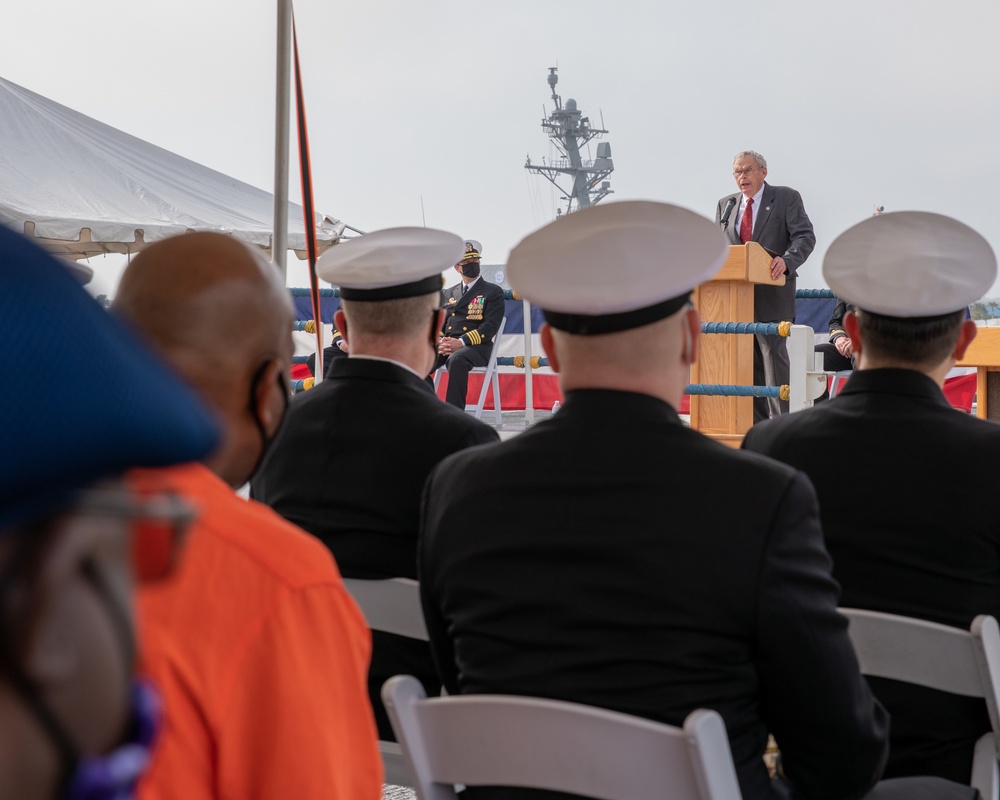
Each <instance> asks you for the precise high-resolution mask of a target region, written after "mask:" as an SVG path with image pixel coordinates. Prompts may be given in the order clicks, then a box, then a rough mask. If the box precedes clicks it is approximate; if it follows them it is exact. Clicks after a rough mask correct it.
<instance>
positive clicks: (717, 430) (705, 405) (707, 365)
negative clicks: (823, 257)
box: [691, 242, 785, 447]
mask: <svg viewBox="0 0 1000 800" xmlns="http://www.w3.org/2000/svg"><path fill="white" fill-rule="evenodd" d="M772 260H773V259H772V258H771V256H770V255H769V254H768V252H767V250H765V249H764V248H763V247H761V246H760V245H759V244H757V243H756V242H747V243H746V244H737V245H732V246H731V247H730V248H729V257H728V258H727V259H726V262H725V263H724V264H723V265H722V269H720V270H719V271H718V273H717V274H716V275H715V277H714V278H712V279H711V280H709V281H706V282H705V283H703V284H701V286H699V287H698V288H697V289H695V290H694V297H693V299H694V304H695V306H697V308H698V312H699V313H700V314H701V321H702V322H753V321H754V318H753V287H754V284H758V283H766V284H769V285H771V286H784V285H785V277H784V276H783V275H782V276H781V277H780V278H778V280H772V279H771V261H772ZM691 383H719V384H732V385H738V386H750V385H752V384H753V337H752V336H750V335H749V334H731V335H730V334H715V333H707V334H706V333H703V334H701V338H700V339H699V340H698V360H697V362H696V363H695V365H694V366H693V367H692V368H691ZM752 424H753V398H752V397H719V396H711V397H708V396H703V395H694V396H692V397H691V427H692V428H695V429H696V430H699V431H701V432H702V433H704V434H706V435H708V436H711V437H712V438H713V439H718V440H719V441H721V442H723V443H725V444H728V445H730V446H732V447H739V446H740V443H741V442H742V441H743V435H744V434H745V433H746V432H747V431H748V430H750V426H751V425H752Z"/></svg>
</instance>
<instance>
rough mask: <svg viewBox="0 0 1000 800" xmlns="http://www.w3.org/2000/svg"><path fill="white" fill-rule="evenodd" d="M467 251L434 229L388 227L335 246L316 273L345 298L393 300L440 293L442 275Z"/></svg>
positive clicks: (456, 240)
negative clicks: (338, 288)
mask: <svg viewBox="0 0 1000 800" xmlns="http://www.w3.org/2000/svg"><path fill="white" fill-rule="evenodd" d="M461 253H462V240H461V239H460V238H459V237H458V236H456V235H455V234H453V233H448V232H447V231H439V230H435V229H433V228H386V229H385V230H381V231H374V232H372V233H366V234H365V235H364V236H359V237H358V238H357V239H350V240H348V241H346V242H343V243H342V244H338V245H334V246H333V247H331V248H330V249H329V250H327V251H326V252H325V253H323V255H321V256H320V257H319V260H318V261H317V262H316V274H317V275H319V276H320V277H321V278H322V279H323V280H325V281H329V282H330V283H332V284H333V285H334V286H338V287H340V296H341V297H343V298H344V299H345V300H392V299H394V298H397V297H416V296H417V295H421V294H432V293H434V292H437V291H440V290H441V287H442V286H443V285H444V278H443V277H442V276H441V273H442V271H444V270H446V269H448V268H449V267H450V266H452V265H453V264H454V263H455V260H456V259H457V258H458V256H459V255H460V254H461Z"/></svg>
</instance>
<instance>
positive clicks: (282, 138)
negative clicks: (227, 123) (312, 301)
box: [271, 0, 292, 283]
mask: <svg viewBox="0 0 1000 800" xmlns="http://www.w3.org/2000/svg"><path fill="white" fill-rule="evenodd" d="M277 31H278V42H277V68H276V70H275V78H274V81H275V110H274V230H273V233H272V234H271V261H272V262H273V263H274V264H275V265H276V266H277V267H278V268H279V269H280V270H281V274H282V277H283V278H284V279H285V281H286V283H287V280H288V269H287V267H286V266H285V258H286V256H287V255H288V114H289V98H290V95H291V84H292V80H291V41H292V33H291V31H292V4H291V0H278V25H277Z"/></svg>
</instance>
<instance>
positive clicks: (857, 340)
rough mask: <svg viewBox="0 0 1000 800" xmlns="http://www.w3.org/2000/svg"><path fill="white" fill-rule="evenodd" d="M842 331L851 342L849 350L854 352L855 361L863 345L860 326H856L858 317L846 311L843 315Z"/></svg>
mask: <svg viewBox="0 0 1000 800" xmlns="http://www.w3.org/2000/svg"><path fill="white" fill-rule="evenodd" d="M844 330H845V331H846V332H847V336H848V338H849V339H850V340H851V350H852V351H853V352H854V356H855V359H857V358H858V357H860V355H861V350H862V348H863V346H864V345H863V342H862V341H861V326H860V325H858V315H857V314H856V313H855V312H853V311H848V312H847V313H846V314H845V315H844Z"/></svg>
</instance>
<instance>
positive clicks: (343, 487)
mask: <svg viewBox="0 0 1000 800" xmlns="http://www.w3.org/2000/svg"><path fill="white" fill-rule="evenodd" d="M497 439H498V436H497V433H496V431H495V430H494V429H493V428H491V427H489V426H488V425H485V424H484V423H482V422H480V421H478V420H476V419H474V418H473V417H471V416H469V415H468V414H466V413H464V412H462V411H459V410H458V409H456V408H454V407H452V406H449V405H447V404H446V403H443V402H441V400H439V399H438V398H437V397H435V395H434V392H433V389H431V387H430V385H429V384H428V383H427V382H426V381H423V380H421V379H420V378H418V377H417V376H416V375H415V374H413V373H412V372H410V371H409V370H407V369H405V368H404V367H401V366H398V365H396V364H393V363H390V362H386V361H376V360H372V359H366V358H338V359H336V360H335V361H334V362H333V364H332V365H331V372H330V377H329V378H327V380H325V381H323V382H322V383H320V384H319V385H318V386H316V387H315V388H314V389H311V390H310V391H308V392H305V393H303V394H300V395H299V396H298V397H296V398H295V399H294V400H293V402H292V405H291V408H290V409H289V410H288V417H287V419H286V420H285V424H284V426H283V427H282V430H281V432H280V434H279V435H278V439H277V441H276V442H275V443H274V446H273V448H272V450H271V452H270V454H269V455H268V457H267V460H266V461H265V462H264V464H263V466H262V467H261V469H260V470H259V471H258V473H257V475H256V476H255V477H254V479H253V481H252V484H251V491H252V493H253V496H254V498H255V499H257V500H260V501H261V502H264V503H266V504H267V505H269V506H271V507H272V508H274V510H275V511H277V512H278V513H279V514H281V515H282V516H283V517H285V518H286V519H288V520H291V521H292V522H294V523H295V524H296V525H298V526H300V527H302V528H304V529H305V530H307V531H309V532H310V533H312V534H314V535H315V536H318V537H319V538H320V539H321V540H322V541H323V542H324V544H326V545H327V547H329V548H330V550H332V551H333V555H334V557H335V558H336V561H337V566H338V567H339V568H340V571H341V573H342V574H343V575H344V576H345V577H348V578H369V579H372V578H392V577H404V578H415V577H416V576H417V523H418V517H419V511H420V492H421V489H422V488H423V485H424V481H426V480H427V476H428V475H429V474H430V471H431V469H432V468H433V467H434V465H435V464H437V463H438V462H439V461H440V460H441V459H442V458H444V457H445V456H446V455H449V454H451V453H454V452H456V451H458V450H461V449H463V448H465V447H470V446H472V445H476V444H484V443H489V442H495V441H497ZM400 671H402V672H406V673H409V674H413V675H416V676H417V677H420V678H422V679H424V680H425V685H428V687H429V688H432V687H431V686H430V684H429V683H428V676H433V675H434V669H433V666H432V664H431V662H430V656H429V653H428V650H427V646H426V645H425V644H424V643H422V642H415V641H413V640H408V639H404V638H403V637H398V636H394V635H393V634H388V633H381V632H376V633H375V634H374V635H373V650H372V666H371V672H370V675H371V681H370V682H371V690H372V699H373V705H375V707H376V717H377V721H378V723H379V731H380V735H381V736H382V738H390V734H389V727H388V720H387V718H385V716H384V712H383V710H382V708H381V703H380V702H378V691H379V689H380V688H381V685H382V682H383V681H384V680H386V679H387V678H389V677H391V676H392V675H394V674H397V672H400Z"/></svg>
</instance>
